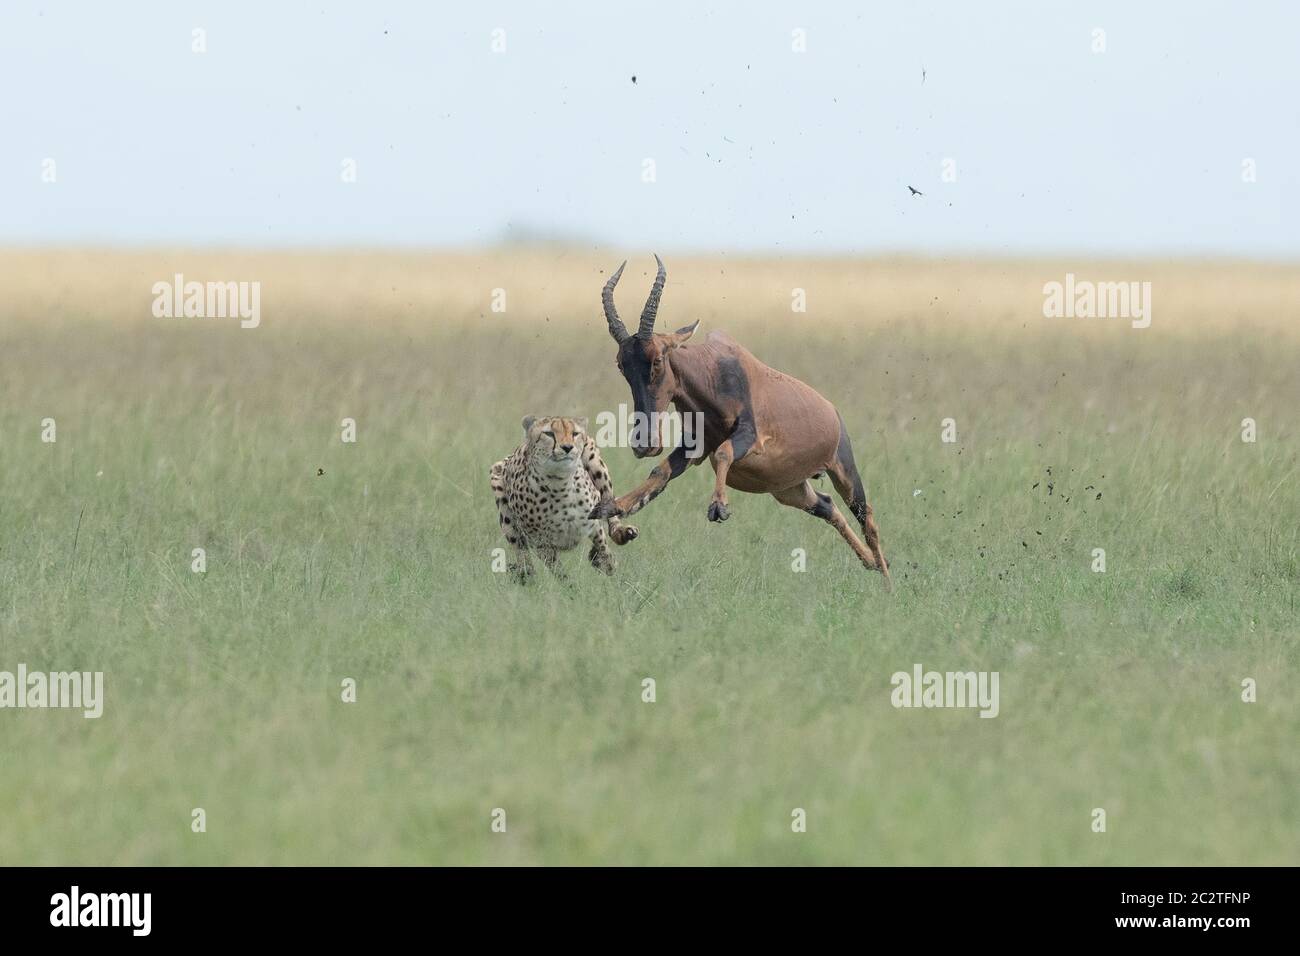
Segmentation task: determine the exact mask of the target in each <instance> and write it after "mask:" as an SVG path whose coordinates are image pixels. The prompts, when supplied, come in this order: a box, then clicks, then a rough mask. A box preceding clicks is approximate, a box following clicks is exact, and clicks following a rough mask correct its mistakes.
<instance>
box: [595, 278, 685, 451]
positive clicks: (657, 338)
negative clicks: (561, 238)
mask: <svg viewBox="0 0 1300 956" xmlns="http://www.w3.org/2000/svg"><path fill="white" fill-rule="evenodd" d="M655 262H656V263H658V265H659V271H658V273H657V274H656V275H655V281H654V285H653V286H651V287H650V297H649V298H648V299H646V303H645V308H644V309H642V310H641V323H640V326H639V327H638V328H637V330H636V334H635V335H633V334H632V333H630V332H628V330H627V328H626V326H624V325H623V323H622V322H621V321H619V318H618V310H617V309H616V308H614V286H616V285H618V280H619V278H620V277H621V276H622V275H623V268H624V267H625V266H626V265H627V262H624V263H623V265H621V266H619V267H618V271H617V272H615V273H614V274H613V275H612V276H610V277H609V281H608V282H606V283H605V288H604V290H603V291H602V292H601V294H600V300H601V302H602V303H603V304H604V306H605V321H606V322H607V323H609V334H610V335H611V336H613V338H614V341H615V342H617V343H618V355H617V356H616V358H615V363H616V364H617V365H618V370H619V371H620V372H621V373H623V378H625V379H626V380H627V384H628V386H629V387H630V388H631V389H632V403H633V406H634V408H635V410H636V412H637V413H638V414H639V416H641V418H640V420H641V421H642V422H645V423H647V426H644V427H641V428H635V429H633V431H632V433H631V441H632V454H634V455H636V456H637V457H638V458H645V457H647V456H654V455H658V454H660V453H661V452H662V451H663V446H662V445H661V444H660V436H659V428H658V427H656V423H659V422H662V420H663V419H662V418H661V417H660V415H661V413H663V412H666V411H668V406H669V404H671V402H672V400H673V396H674V395H675V394H676V392H677V377H676V375H675V374H674V373H673V366H672V362H671V361H670V357H671V353H672V351H673V350H674V349H676V348H677V347H678V346H679V345H681V344H682V343H683V342H685V341H686V340H687V339H689V338H690V337H691V336H692V335H693V334H694V333H695V329H696V328H697V327H698V326H699V324H700V323H699V320H698V319H697V320H696V321H695V323H694V324H693V325H687V326H684V327H683V328H680V329H678V330H677V331H676V332H656V331H655V315H656V313H658V311H659V298H660V296H662V295H663V291H664V280H665V279H667V278H668V275H667V273H666V272H665V271H664V264H663V260H662V259H660V258H659V256H657V255H656V256H655Z"/></svg>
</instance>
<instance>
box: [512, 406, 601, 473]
mask: <svg viewBox="0 0 1300 956" xmlns="http://www.w3.org/2000/svg"><path fill="white" fill-rule="evenodd" d="M524 435H525V436H526V439H527V444H528V459H529V462H530V463H531V465H532V467H533V468H535V469H537V470H538V471H539V472H541V473H543V474H546V475H556V476H559V475H571V474H573V473H574V472H575V471H577V469H578V467H579V465H581V463H582V451H583V448H584V447H585V446H586V443H587V420H586V419H585V418H534V417H533V416H531V415H530V416H529V417H528V418H525V419H524Z"/></svg>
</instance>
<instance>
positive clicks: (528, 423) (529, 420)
mask: <svg viewBox="0 0 1300 956" xmlns="http://www.w3.org/2000/svg"><path fill="white" fill-rule="evenodd" d="M535 421H537V416H536V415H525V416H524V434H525V435H527V434H528V433H529V432H530V431H531V430H532V428H533V422H535Z"/></svg>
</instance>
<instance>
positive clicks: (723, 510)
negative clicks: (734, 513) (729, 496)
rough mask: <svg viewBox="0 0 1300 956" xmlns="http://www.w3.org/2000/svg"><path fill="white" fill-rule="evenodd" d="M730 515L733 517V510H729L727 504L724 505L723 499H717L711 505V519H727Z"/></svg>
mask: <svg viewBox="0 0 1300 956" xmlns="http://www.w3.org/2000/svg"><path fill="white" fill-rule="evenodd" d="M730 517H731V512H730V511H728V510H727V506H726V505H724V504H723V503H722V502H721V501H715V502H713V503H712V504H711V505H709V520H710V521H726V520H727V519H728V518H730Z"/></svg>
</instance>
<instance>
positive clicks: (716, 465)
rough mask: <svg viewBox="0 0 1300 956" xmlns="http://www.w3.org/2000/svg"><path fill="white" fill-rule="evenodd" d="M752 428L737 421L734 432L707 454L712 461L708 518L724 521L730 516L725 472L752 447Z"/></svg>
mask: <svg viewBox="0 0 1300 956" xmlns="http://www.w3.org/2000/svg"><path fill="white" fill-rule="evenodd" d="M754 434H755V433H754V429H753V428H752V427H750V426H749V424H748V422H744V421H742V422H738V423H737V426H736V430H735V432H733V433H732V435H731V437H730V438H728V439H727V440H726V441H724V442H723V443H722V444H721V445H719V446H718V447H717V449H716V450H715V451H714V452H713V454H712V455H710V456H709V460H710V461H712V462H713V473H714V474H715V475H716V478H715V480H714V482H713V500H712V501H710V502H709V520H710V521H726V520H727V519H728V518H730V517H731V512H730V511H728V510H727V472H728V471H729V470H730V469H731V464H732V462H735V461H739V460H740V459H741V458H744V457H745V455H746V454H748V452H749V450H750V449H751V448H753V447H754Z"/></svg>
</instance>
